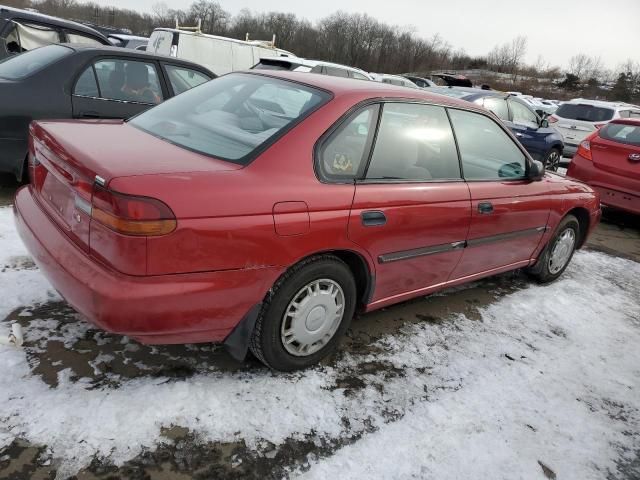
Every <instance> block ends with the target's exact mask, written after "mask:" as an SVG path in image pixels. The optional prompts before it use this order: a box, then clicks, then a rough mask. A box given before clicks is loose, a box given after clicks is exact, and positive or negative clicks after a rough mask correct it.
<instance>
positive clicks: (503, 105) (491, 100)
mask: <svg viewBox="0 0 640 480" xmlns="http://www.w3.org/2000/svg"><path fill="white" fill-rule="evenodd" d="M483 106H484V108H486V109H487V110H490V111H492V112H493V113H494V114H495V115H496V116H497V117H498V118H499V119H500V120H506V121H509V109H508V108H507V102H506V100H505V99H504V98H497V97H485V99H484V103H483Z"/></svg>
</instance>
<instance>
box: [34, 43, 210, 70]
mask: <svg viewBox="0 0 640 480" xmlns="http://www.w3.org/2000/svg"><path fill="white" fill-rule="evenodd" d="M59 45H64V46H65V47H68V48H70V49H72V50H73V51H75V52H78V53H80V52H97V53H102V54H106V55H112V54H113V55H118V56H120V57H122V56H127V57H136V58H142V59H144V58H148V59H149V60H159V61H162V62H169V63H172V64H174V65H184V66H188V67H190V68H193V67H196V69H198V70H204V71H205V72H209V73H210V74H211V76H212V78H215V76H216V75H215V74H214V73H213V72H211V70H209V69H208V68H207V67H204V66H202V65H200V64H199V63H195V62H190V61H188V60H182V59H180V58H176V57H170V56H168V55H158V54H156V53H151V52H147V51H144V50H132V49H130V48H122V47H116V46H115V45H113V46H108V45H104V46H102V45H101V46H95V45H87V44H84V43H61V44H59ZM42 48H44V47H42Z"/></svg>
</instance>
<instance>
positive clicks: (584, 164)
mask: <svg viewBox="0 0 640 480" xmlns="http://www.w3.org/2000/svg"><path fill="white" fill-rule="evenodd" d="M567 177H571V178H575V179H576V180H580V181H582V182H585V183H587V184H588V185H589V186H590V187H591V188H593V189H594V190H596V191H597V192H598V193H599V194H600V203H602V205H606V206H609V207H614V208H619V209H621V210H626V211H628V212H631V213H635V214H639V215H640V195H639V194H638V192H640V182H639V181H637V180H634V179H632V178H629V177H622V176H621V175H616V174H614V173H611V172H607V171H604V170H601V169H599V168H597V167H596V166H595V165H594V163H593V162H592V161H590V160H587V159H585V158H583V157H582V156H581V155H576V156H574V157H573V160H572V161H571V164H570V165H569V169H568V170H567Z"/></svg>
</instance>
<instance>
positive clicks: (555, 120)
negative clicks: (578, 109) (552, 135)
mask: <svg viewBox="0 0 640 480" xmlns="http://www.w3.org/2000/svg"><path fill="white" fill-rule="evenodd" d="M547 120H548V121H549V123H556V122H557V121H558V117H556V116H554V115H551V116H550V117H549V118H548V119H547Z"/></svg>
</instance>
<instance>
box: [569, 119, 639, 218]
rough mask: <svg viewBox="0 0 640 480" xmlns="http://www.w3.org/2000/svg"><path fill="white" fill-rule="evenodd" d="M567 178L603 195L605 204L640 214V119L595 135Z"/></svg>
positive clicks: (624, 121) (582, 148) (577, 156)
mask: <svg viewBox="0 0 640 480" xmlns="http://www.w3.org/2000/svg"><path fill="white" fill-rule="evenodd" d="M567 176H569V177H572V178H576V179H578V180H581V181H583V182H586V183H588V184H589V185H590V186H591V187H593V188H594V189H595V190H597V191H598V192H600V198H601V202H602V203H603V204H604V205H608V206H611V207H615V208H619V209H622V210H626V211H629V212H631V213H635V214H636V215H640V118H636V119H631V118H618V119H616V120H612V121H611V122H609V123H608V124H606V125H605V126H603V127H602V128H600V129H599V130H596V131H595V132H593V133H591V134H590V135H589V136H588V137H587V138H586V139H584V140H583V141H582V142H580V145H578V151H577V152H576V154H575V156H574V157H573V160H572V161H571V164H570V165H569V169H568V170H567Z"/></svg>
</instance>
